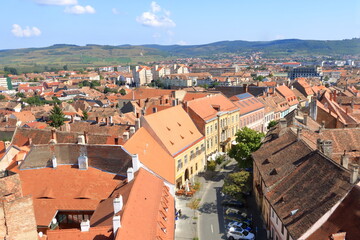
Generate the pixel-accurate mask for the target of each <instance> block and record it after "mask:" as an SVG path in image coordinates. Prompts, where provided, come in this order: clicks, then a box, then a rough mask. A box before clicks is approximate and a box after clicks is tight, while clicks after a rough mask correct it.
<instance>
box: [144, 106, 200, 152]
mask: <svg viewBox="0 0 360 240" xmlns="http://www.w3.org/2000/svg"><path fill="white" fill-rule="evenodd" d="M142 118H143V120H145V124H144V127H145V128H146V129H147V130H148V131H149V133H150V134H151V135H152V136H154V137H155V138H157V139H159V140H160V142H161V144H162V145H163V146H164V147H165V148H166V150H167V151H168V152H169V153H170V154H171V155H172V156H174V155H176V154H178V153H180V152H181V151H183V150H184V149H186V148H187V147H189V146H191V145H192V144H194V143H195V142H197V141H199V140H200V139H202V138H203V135H202V134H201V133H200V132H199V130H198V129H197V127H196V126H195V124H194V123H193V121H192V120H191V118H190V117H189V115H188V114H187V113H186V112H185V111H184V109H183V108H182V107H181V106H180V105H178V106H175V107H171V108H168V109H165V110H163V111H160V112H157V113H154V114H151V115H148V116H145V117H142ZM174 118H175V119H174Z"/></svg>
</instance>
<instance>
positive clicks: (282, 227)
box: [281, 223, 284, 235]
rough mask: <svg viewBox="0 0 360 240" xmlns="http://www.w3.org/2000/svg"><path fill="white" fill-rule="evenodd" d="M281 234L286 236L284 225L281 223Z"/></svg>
mask: <svg viewBox="0 0 360 240" xmlns="http://www.w3.org/2000/svg"><path fill="white" fill-rule="evenodd" d="M281 234H282V235H284V224H283V223H281Z"/></svg>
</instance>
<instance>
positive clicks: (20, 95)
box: [15, 92, 25, 98]
mask: <svg viewBox="0 0 360 240" xmlns="http://www.w3.org/2000/svg"><path fill="white" fill-rule="evenodd" d="M15 96H17V97H20V98H24V97H25V94H24V93H22V92H18V93H16V94H15Z"/></svg>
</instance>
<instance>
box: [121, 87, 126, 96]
mask: <svg viewBox="0 0 360 240" xmlns="http://www.w3.org/2000/svg"><path fill="white" fill-rule="evenodd" d="M120 94H121V95H123V96H124V95H126V90H125V89H123V88H122V89H120Z"/></svg>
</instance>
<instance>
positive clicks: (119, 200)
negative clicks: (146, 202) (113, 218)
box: [113, 195, 124, 215]
mask: <svg viewBox="0 0 360 240" xmlns="http://www.w3.org/2000/svg"><path fill="white" fill-rule="evenodd" d="M113 205H114V214H115V215H116V214H117V213H118V212H120V211H121V209H122V208H123V205H124V203H123V197H122V195H120V196H118V197H116V198H114V200H113Z"/></svg>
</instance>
